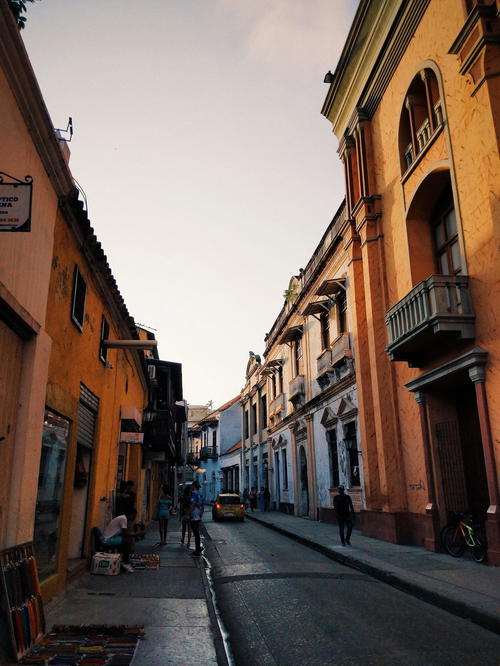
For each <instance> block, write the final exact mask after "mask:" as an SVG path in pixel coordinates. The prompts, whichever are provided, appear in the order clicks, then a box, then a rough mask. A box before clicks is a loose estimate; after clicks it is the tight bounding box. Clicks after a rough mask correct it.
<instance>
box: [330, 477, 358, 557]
mask: <svg viewBox="0 0 500 666" xmlns="http://www.w3.org/2000/svg"><path fill="white" fill-rule="evenodd" d="M338 491H339V492H338V495H335V497H334V498H333V508H334V509H335V513H336V515H337V522H338V525H339V534H340V540H341V542H342V545H343V546H345V545H346V544H347V545H348V546H350V545H351V533H352V524H353V521H354V507H353V505H352V499H351V498H350V497H349V495H346V492H345V488H344V486H339V487H338ZM345 528H347V533H346V534H345V536H344V530H345Z"/></svg>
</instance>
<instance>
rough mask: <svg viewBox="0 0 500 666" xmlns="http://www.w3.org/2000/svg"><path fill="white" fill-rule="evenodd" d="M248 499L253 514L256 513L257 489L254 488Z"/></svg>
mask: <svg viewBox="0 0 500 666" xmlns="http://www.w3.org/2000/svg"><path fill="white" fill-rule="evenodd" d="M248 499H249V500H250V509H251V511H252V513H253V512H254V511H255V509H256V508H257V491H256V490H255V488H254V487H253V486H252V489H251V490H250V492H249V494H248Z"/></svg>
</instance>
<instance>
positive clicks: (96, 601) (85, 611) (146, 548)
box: [45, 516, 225, 666]
mask: <svg viewBox="0 0 500 666" xmlns="http://www.w3.org/2000/svg"><path fill="white" fill-rule="evenodd" d="M158 538H159V537H158V533H157V523H153V524H152V525H151V526H150V527H149V528H148V531H147V534H146V538H145V539H144V540H143V541H139V542H138V543H137V545H136V549H135V551H136V552H137V553H141V552H143V553H159V554H160V568H159V570H157V571H147V570H136V571H134V573H126V572H124V571H123V570H122V572H121V573H120V575H118V576H96V575H90V574H89V573H85V574H84V575H83V576H82V577H81V578H80V579H79V580H78V581H77V582H76V584H74V585H73V586H70V587H69V588H68V590H67V591H66V594H65V596H64V597H62V598H60V599H56V600H54V601H53V602H50V603H48V604H46V606H45V616H46V621H47V629H48V630H49V629H50V628H51V627H52V625H53V624H56V623H61V624H101V623H102V624H115V625H120V624H130V625H142V626H144V629H145V639H144V640H143V641H141V642H140V645H139V649H138V652H137V655H136V658H135V659H134V666H167V665H168V664H175V665H176V666H178V665H179V664H186V665H189V666H217V664H219V663H225V662H224V661H223V651H224V648H223V646H222V642H221V641H222V639H221V637H220V633H219V630H218V626H217V621H216V619H215V615H214V611H213V608H212V606H211V603H210V598H211V597H210V590H209V588H208V583H207V579H206V575H205V570H204V567H203V561H202V560H201V559H200V558H194V557H191V556H190V553H191V552H192V551H193V546H194V544H193V543H192V544H191V550H189V551H188V550H187V548H186V546H184V545H183V544H181V543H180V523H179V521H178V519H177V517H175V516H173V517H172V518H170V520H169V525H168V534H167V545H166V546H163V547H161V548H160V547H159V546H158V545H157V544H158ZM221 655H222V658H221ZM218 656H219V658H220V660H219V661H218V658H217V657H218Z"/></svg>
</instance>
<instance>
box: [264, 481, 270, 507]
mask: <svg viewBox="0 0 500 666" xmlns="http://www.w3.org/2000/svg"><path fill="white" fill-rule="evenodd" d="M270 506H271V493H270V492H269V488H268V487H267V486H266V489H265V490H264V511H269V508H270Z"/></svg>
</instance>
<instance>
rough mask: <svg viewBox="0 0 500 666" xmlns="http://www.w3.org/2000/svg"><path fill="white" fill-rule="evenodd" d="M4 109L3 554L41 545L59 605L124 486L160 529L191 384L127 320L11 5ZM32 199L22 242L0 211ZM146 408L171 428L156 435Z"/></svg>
mask: <svg viewBox="0 0 500 666" xmlns="http://www.w3.org/2000/svg"><path fill="white" fill-rule="evenodd" d="M0 103H1V108H2V122H1V123H0V140H1V142H2V151H1V158H0V172H1V173H0V203H1V205H0V229H1V232H0V234H1V244H0V358H1V360H2V364H1V369H0V443H1V446H2V461H3V462H2V466H1V468H0V549H5V548H12V547H16V546H18V545H19V544H23V543H26V542H31V541H32V542H33V544H34V549H35V554H36V557H37V563H38V567H39V574H40V578H41V584H42V593H43V596H44V598H49V597H51V596H52V595H54V594H56V593H58V592H60V591H61V590H62V589H63V588H64V586H65V584H66V582H67V580H68V577H69V576H71V575H73V574H76V573H78V572H79V571H81V570H82V569H83V568H84V567H85V566H86V565H87V563H88V557H89V555H90V553H91V551H92V547H93V543H92V539H91V532H92V527H94V526H99V527H103V526H104V523H105V522H106V521H107V520H108V519H109V518H110V517H111V516H112V515H113V511H114V507H115V490H116V488H117V487H118V485H119V482H120V481H122V480H125V479H130V480H132V481H134V483H135V492H136V507H137V509H138V512H139V518H140V519H143V520H148V519H149V518H150V516H151V511H152V508H151V507H152V506H153V507H154V506H155V505H156V498H157V496H158V485H159V483H160V481H161V480H162V475H164V474H165V473H166V469H167V468H168V469H175V466H176V465H177V464H179V463H180V460H181V450H182V449H181V444H180V440H179V437H180V436H181V433H182V422H183V420H185V418H184V419H183V418H182V410H181V411H179V410H178V409H177V407H178V405H177V404H176V403H177V402H178V401H182V376H181V366H180V364H175V363H170V364H169V363H165V362H162V361H159V360H158V354H157V352H156V349H155V347H156V341H155V340H154V335H152V334H150V333H148V332H147V331H145V330H143V329H138V328H137V327H136V326H135V323H134V320H133V319H132V317H131V316H130V314H129V313H128V310H127V308H126V305H125V302H124V299H123V297H122V296H121V294H120V292H119V290H118V287H117V284H116V282H115V280H114V278H113V275H112V273H111V269H110V266H109V264H108V262H107V258H106V255H105V254H104V251H103V249H102V247H101V245H100V243H99V242H98V240H97V238H96V236H95V233H94V230H93V229H92V227H91V224H90V221H89V219H88V215H87V212H86V210H85V207H84V204H83V203H82V202H81V201H80V200H79V198H78V191H77V189H76V187H75V183H74V180H73V177H72V174H71V171H70V169H69V164H68V162H69V148H68V145H67V143H66V142H65V141H64V140H62V138H61V136H62V135H61V133H60V132H59V131H58V130H56V129H55V128H54V127H53V124H52V122H51V120H50V116H49V114H48V112H47V109H46V107H45V104H44V100H43V97H42V94H41V91H40V89H39V87H38V83H37V81H36V78H35V76H34V73H33V70H32V68H31V64H30V62H29V59H28V56H27V53H26V50H25V48H24V45H23V42H22V39H21V38H20V35H19V29H18V27H17V25H16V23H15V20H14V19H13V16H12V12H11V10H10V8H9V6H8V4H7V2H6V1H5V0H0ZM9 188H10V189H9ZM16 188H17V189H16ZM22 188H26V189H28V188H29V191H30V197H29V204H30V205H29V208H28V213H29V217H28V219H27V220H26V221H25V222H24V223H23V224H22V225H21V226H20V227H19V230H17V231H16V230H15V229H14V228H11V227H9V224H10V222H11V221H15V216H14V215H13V213H12V212H10V211H9V206H7V205H3V204H4V203H7V204H10V202H11V199H10V198H9V197H10V196H13V197H14V199H15V198H16V193H17V192H18V191H20V190H21V189H22ZM12 190H14V191H13V192H12ZM14 199H12V201H14ZM21 221H22V222H23V220H21ZM144 350H154V352H148V353H147V354H146V355H145V353H144ZM149 366H153V367H155V368H156V367H157V366H161V372H163V373H164V374H165V377H166V378H165V381H159V382H157V384H154V382H153V377H152V375H153V373H152V371H151V370H150V369H149ZM160 402H161V404H160ZM146 407H152V411H153V419H152V420H153V422H156V423H158V422H159V421H161V425H162V427H161V429H160V430H161V431H160V432H157V433H153V435H151V433H150V432H148V433H147V435H146V433H145V428H144V421H145V419H144V410H145V408H146ZM149 411H151V410H149ZM184 411H185V410H184ZM146 412H148V410H146ZM158 412H161V414H160V415H159V414H158ZM164 414H167V416H168V418H167V417H165V418H163V415H164ZM159 416H161V417H162V418H159ZM157 456H159V457H160V458H159V459H160V460H161V461H162V464H163V466H162V467H161V468H160V467H158V465H157V464H155V463H154V460H153V458H155V460H156V459H158V458H156V457H157ZM0 639H1V636H0Z"/></svg>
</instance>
